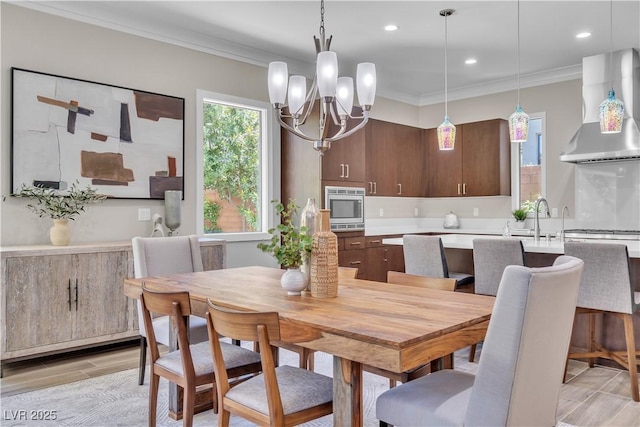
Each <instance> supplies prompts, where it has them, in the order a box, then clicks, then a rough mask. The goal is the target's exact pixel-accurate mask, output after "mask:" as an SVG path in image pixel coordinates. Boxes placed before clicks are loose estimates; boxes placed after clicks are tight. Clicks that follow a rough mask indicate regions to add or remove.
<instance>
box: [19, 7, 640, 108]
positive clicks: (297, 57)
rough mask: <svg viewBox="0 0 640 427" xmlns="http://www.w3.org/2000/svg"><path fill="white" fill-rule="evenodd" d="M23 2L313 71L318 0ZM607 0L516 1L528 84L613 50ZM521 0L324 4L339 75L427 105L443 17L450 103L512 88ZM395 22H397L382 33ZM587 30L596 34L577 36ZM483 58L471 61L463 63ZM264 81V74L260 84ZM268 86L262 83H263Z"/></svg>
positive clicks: (620, 44) (620, 37) (438, 90)
mask: <svg viewBox="0 0 640 427" xmlns="http://www.w3.org/2000/svg"><path fill="white" fill-rule="evenodd" d="M15 4H16V5H19V6H24V7H30V8H33V9H37V10H40V11H43V12H47V13H52V14H56V15H61V16H65V17H68V18H72V19H77V20H81V21H84V22H88V23H92V24H96V25H101V26H105V27H108V28H113V29H117V30H121V31H126V32H129V33H133V34H137V35H141V36H145V37H150V38H154V39H157V40H162V41H166V42H169V43H174V44H178V45H181V46H186V47H191V48H194V49H198V50H202V51H206V52H212V53H215V54H218V55H222V56H225V57H229V58H234V59H238V60H242V61H246V62H250V63H253V64H258V65H265V66H266V65H267V64H268V63H269V62H270V61H274V60H284V61H286V62H287V63H288V64H289V71H290V72H295V73H301V74H304V75H307V76H312V74H313V71H314V65H313V64H314V60H315V50H314V44H313V36H314V35H318V30H319V25H320V1H319V0H313V1H306V0H298V1H264V0H263V1H243V0H235V1H18V2H15ZM610 5H611V3H610V1H608V0H607V1H598V0H591V1H579V0H573V1H531V0H522V1H521V2H520V52H521V53H520V67H521V86H522V87H527V86H535V85H537V84H544V83H549V82H554V81H562V80H567V79H575V78H580V76H581V64H582V58H583V57H585V56H590V55H595V54H599V53H605V52H608V51H609V48H610V28H611V27H610V13H609V10H610ZM517 7H518V6H517V2H516V1H515V0H502V1H479V0H478V1H362V0H360V1H340V0H326V3H325V29H326V34H327V36H329V35H333V42H332V44H331V48H332V50H334V51H336V52H337V54H338V62H339V67H340V70H341V72H340V74H341V75H352V76H353V75H354V74H355V65H356V64H357V63H358V62H374V63H375V64H376V68H377V74H378V95H380V96H383V97H386V98H390V99H395V100H399V101H403V102H408V103H411V104H415V105H426V104H431V103H435V102H441V101H442V99H443V90H444V18H442V17H441V16H440V15H439V11H440V10H441V9H445V8H451V9H455V13H454V14H453V15H452V16H451V17H449V18H448V58H449V60H448V84H449V99H450V100H452V99H458V98H463V97H468V96H474V95H483V94H487V93H494V92H501V91H505V90H512V89H515V88H516V85H517V69H518V55H517V16H518V15H517ZM388 23H395V24H397V25H399V27H400V29H399V30H398V31H396V32H393V33H388V32H385V31H383V27H384V25H386V24H388ZM582 31H589V32H591V33H592V36H591V37H589V38H586V39H576V38H575V35H576V34H577V33H579V32H582ZM630 47H633V48H635V49H638V50H640V0H629V1H623V0H615V1H613V50H614V51H615V50H620V49H626V48H630ZM470 57H473V58H476V59H477V61H478V62H477V64H475V65H471V66H469V65H465V64H464V60H465V59H467V58H470ZM265 80H266V79H265ZM265 84H266V81H265Z"/></svg>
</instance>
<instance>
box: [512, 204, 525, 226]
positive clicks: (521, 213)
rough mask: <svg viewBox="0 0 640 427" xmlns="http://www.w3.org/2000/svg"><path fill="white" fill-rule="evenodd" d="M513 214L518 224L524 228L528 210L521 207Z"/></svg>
mask: <svg viewBox="0 0 640 427" xmlns="http://www.w3.org/2000/svg"><path fill="white" fill-rule="evenodd" d="M511 214H512V215H513V217H514V218H515V220H516V225H519V226H520V228H523V226H524V221H525V220H526V219H527V211H526V210H524V209H522V208H520V209H516V210H515V211H513V212H512V213H511Z"/></svg>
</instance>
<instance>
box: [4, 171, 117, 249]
mask: <svg viewBox="0 0 640 427" xmlns="http://www.w3.org/2000/svg"><path fill="white" fill-rule="evenodd" d="M14 196H16V197H29V198H31V199H33V200H34V201H33V202H32V203H29V204H27V209H29V210H30V211H32V212H33V213H35V214H36V215H38V216H39V217H40V218H42V217H49V218H51V219H52V220H53V227H51V229H50V230H49V237H50V239H51V243H52V244H53V245H56V246H66V245H68V244H69V239H70V237H71V232H70V230H69V220H72V221H73V220H74V219H75V217H76V216H78V215H79V214H80V213H82V212H84V210H85V208H86V206H87V205H89V204H92V203H99V202H101V201H103V200H104V199H106V198H107V196H105V195H103V194H98V192H97V191H96V190H95V189H93V188H91V187H90V186H87V187H86V188H84V189H80V188H78V181H76V182H74V183H73V184H71V188H70V189H69V190H68V191H66V192H59V191H56V190H54V189H52V188H45V187H38V186H26V185H24V184H22V188H20V191H19V192H17V193H16V194H14Z"/></svg>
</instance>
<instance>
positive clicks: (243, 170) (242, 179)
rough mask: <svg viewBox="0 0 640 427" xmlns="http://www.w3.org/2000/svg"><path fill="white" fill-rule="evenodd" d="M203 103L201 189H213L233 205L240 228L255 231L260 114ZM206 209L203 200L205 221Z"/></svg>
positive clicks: (245, 109)
mask: <svg viewBox="0 0 640 427" xmlns="http://www.w3.org/2000/svg"><path fill="white" fill-rule="evenodd" d="M203 107H204V109H203V113H204V124H205V125H204V144H203V154H204V189H205V190H216V191H217V192H218V194H219V196H220V198H222V199H223V200H226V201H228V202H229V203H231V204H232V205H235V206H236V208H237V209H238V211H239V212H240V213H241V214H242V217H243V230H242V231H257V230H258V229H259V227H260V224H258V220H259V213H258V208H259V199H258V197H259V184H260V145H261V122H260V116H261V114H260V112H259V111H257V110H251V109H248V108H242V107H234V106H229V105H223V104H214V103H205V104H204V106H203ZM207 209H214V208H208V207H207V204H206V203H205V222H206V220H207V219H209V220H210V219H211V218H207ZM218 213H219V212H218ZM210 214H211V215H213V214H214V212H213V211H210ZM205 228H206V227H205ZM220 231H227V230H220Z"/></svg>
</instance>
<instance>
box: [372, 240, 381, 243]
mask: <svg viewBox="0 0 640 427" xmlns="http://www.w3.org/2000/svg"><path fill="white" fill-rule="evenodd" d="M369 243H380V240H372V241H370V242H369Z"/></svg>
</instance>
